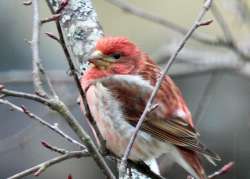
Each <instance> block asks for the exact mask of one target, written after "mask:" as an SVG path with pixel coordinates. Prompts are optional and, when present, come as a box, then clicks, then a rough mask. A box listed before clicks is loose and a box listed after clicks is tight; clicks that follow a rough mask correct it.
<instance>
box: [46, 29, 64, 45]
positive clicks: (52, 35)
mask: <svg viewBox="0 0 250 179" xmlns="http://www.w3.org/2000/svg"><path fill="white" fill-rule="evenodd" d="M45 34H46V35H47V36H48V37H50V38H51V39H53V40H55V41H56V42H58V43H59V44H60V45H62V43H61V40H60V39H59V38H58V37H57V36H55V35H54V34H52V33H50V32H45Z"/></svg>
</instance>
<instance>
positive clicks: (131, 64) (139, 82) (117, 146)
mask: <svg viewBox="0 0 250 179" xmlns="http://www.w3.org/2000/svg"><path fill="white" fill-rule="evenodd" d="M95 50H97V51H98V54H99V56H98V58H97V59H91V61H90V62H93V64H94V65H93V66H92V67H91V68H90V69H88V70H87V72H86V73H85V74H84V76H83V77H82V78H81V85H82V88H83V89H84V90H85V91H86V93H87V102H88V104H89V107H90V111H91V113H92V115H93V117H94V119H95V120H96V123H97V126H98V128H99V129H100V132H101V134H102V135H103V137H104V138H105V139H106V140H107V147H108V148H109V149H110V150H111V151H113V153H114V154H116V155H117V156H122V155H123V152H124V150H125V148H126V146H127V144H128V141H129V139H130V138H131V135H132V133H133V131H134V128H135V125H136V124H137V122H138V120H139V118H140V116H141V114H142V112H143V110H144V108H145V106H146V103H147V100H148V99H149V97H150V95H151V93H152V90H153V87H154V86H155V84H156V82H157V79H158V78H159V76H160V74H161V70H160V68H159V67H158V66H157V65H156V64H155V63H154V62H153V61H152V60H151V59H150V58H149V57H148V55H146V54H145V53H143V52H142V51H140V50H139V48H138V47H136V45H135V44H133V43H132V42H130V41H129V40H128V39H126V38H124V37H105V38H102V39H101V40H99V41H98V42H97V45H96V49H95ZM114 54H115V56H114ZM114 57H115V58H114ZM105 59H109V60H108V61H107V60H105ZM110 59H112V60H110ZM98 60H100V61H103V62H105V63H101V62H98ZM102 64H105V68H104V67H102V66H101V65H102ZM154 103H155V104H157V105H158V107H157V108H156V109H154V110H153V111H151V112H150V113H148V114H147V116H146V119H145V121H144V123H143V124H142V127H141V130H140V131H139V135H138V137H137V138H136V141H135V144H134V145H133V148H132V151H131V154H130V156H129V158H130V159H132V160H150V159H152V158H155V157H158V156H160V155H161V154H163V153H168V154H169V155H172V156H173V158H174V159H175V161H176V162H177V163H179V164H180V165H181V166H182V167H183V168H184V169H186V170H187V171H188V172H189V173H190V174H191V175H193V176H194V177H196V178H200V179H206V178H207V177H206V174H205V171H204V169H203V167H202V164H201V162H200V159H199V154H201V155H203V156H205V157H206V158H207V159H208V160H209V161H211V162H212V163H214V162H213V160H220V157H219V156H218V155H217V154H215V153H214V152H212V151H210V150H209V149H207V148H206V147H205V145H203V144H202V143H201V142H200V140H199V133H198V132H196V130H195V127H194V124H193V121H192V116H191V113H190V111H189V109H188V107H187V105H186V102H185V100H184V98H183V96H182V94H181V92H180V90H179V89H178V87H177V86H176V85H175V83H174V82H173V80H172V79H171V78H170V77H169V76H165V79H164V80H163V82H162V84H161V87H160V89H159V91H158V93H157V95H156V98H155V100H154Z"/></svg>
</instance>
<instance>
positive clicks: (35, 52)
mask: <svg viewBox="0 0 250 179" xmlns="http://www.w3.org/2000/svg"><path fill="white" fill-rule="evenodd" d="M32 10H33V29H32V41H31V48H32V59H33V83H34V87H35V91H36V92H37V93H38V94H39V95H40V96H43V97H48V94H47V92H46V91H45V89H44V86H43V82H42V78H41V77H42V75H43V76H44V78H45V80H46V82H47V84H48V87H49V90H50V91H51V93H52V95H53V97H55V98H56V99H58V96H57V94H56V92H55V89H54V87H53V85H52V83H51V81H50V79H49V77H48V76H47V74H46V73H45V71H44V67H43V65H42V64H41V59H40V54H39V36H40V19H39V10H38V1H37V0H32Z"/></svg>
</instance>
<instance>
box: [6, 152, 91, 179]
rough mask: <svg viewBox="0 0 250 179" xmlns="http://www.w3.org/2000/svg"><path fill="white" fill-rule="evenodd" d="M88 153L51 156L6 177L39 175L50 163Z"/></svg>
mask: <svg viewBox="0 0 250 179" xmlns="http://www.w3.org/2000/svg"><path fill="white" fill-rule="evenodd" d="M88 156H89V153H88V152H87V151H71V152H69V153H67V154H64V155H61V156H58V157H55V158H52V159H50V160H48V161H45V162H43V163H41V164H38V165H36V166H34V167H32V168H29V169H27V170H24V171H22V172H20V173H18V174H16V175H13V176H11V177H8V178H7V179H17V178H22V177H24V176H28V175H31V174H34V175H35V176H37V175H39V174H40V173H41V172H43V171H44V170H46V169H47V168H49V167H50V166H52V165H55V164H57V163H60V162H62V161H64V160H68V159H71V158H81V157H88Z"/></svg>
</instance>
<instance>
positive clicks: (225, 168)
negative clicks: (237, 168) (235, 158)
mask: <svg viewBox="0 0 250 179" xmlns="http://www.w3.org/2000/svg"><path fill="white" fill-rule="evenodd" d="M233 166H234V162H229V163H227V164H226V165H224V166H223V167H222V168H221V169H220V170H218V171H216V172H214V173H213V174H211V175H209V176H208V178H209V179H213V178H216V177H217V176H221V175H224V174H226V173H228V172H230V171H231V170H232V168H233Z"/></svg>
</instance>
